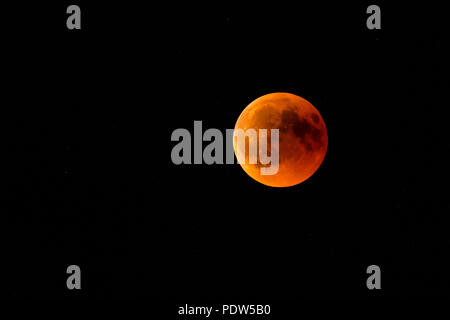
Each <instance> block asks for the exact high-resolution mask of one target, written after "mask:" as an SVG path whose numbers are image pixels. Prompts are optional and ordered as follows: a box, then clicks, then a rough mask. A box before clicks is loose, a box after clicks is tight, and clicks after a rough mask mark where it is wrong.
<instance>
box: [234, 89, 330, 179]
mask: <svg viewBox="0 0 450 320" xmlns="http://www.w3.org/2000/svg"><path fill="white" fill-rule="evenodd" d="M249 128H253V129H255V130H256V131H257V132H258V130H259V129H267V149H268V150H267V153H268V154H269V155H270V148H271V144H270V141H271V135H270V129H279V145H278V148H279V149H278V152H279V168H278V172H277V173H275V174H273V175H261V171H260V168H261V167H268V166H269V165H267V164H261V163H260V162H259V161H258V162H257V163H256V164H250V163H249V161H248V150H249V148H250V147H251V146H252V144H254V143H258V142H257V141H254V140H251V139H249V138H247V139H246V140H245V145H242V144H240V145H238V144H237V143H236V141H237V139H236V137H235V138H234V139H233V147H234V152H235V155H236V158H237V160H238V162H239V163H240V165H241V166H242V168H243V169H244V171H245V172H246V173H247V174H248V175H249V176H250V177H252V178H253V179H255V180H256V181H258V182H260V183H262V184H265V185H267V186H271V187H290V186H294V185H297V184H299V183H301V182H303V181H305V180H306V179H308V178H309V177H311V176H312V175H313V174H314V172H316V171H317V169H318V168H319V167H320V165H321V164H322V161H323V159H324V158H325V154H326V152H327V147H328V133H327V129H326V126H325V122H324V121H323V119H322V116H321V115H320V113H319V111H317V109H316V108H315V107H314V106H313V105H312V104H311V103H309V102H308V101H307V100H305V99H303V98H301V97H299V96H296V95H294V94H290V93H283V92H277V93H270V94H267V95H264V96H262V97H260V98H258V99H256V100H254V101H253V102H252V103H250V104H249V105H248V106H247V107H246V108H245V109H244V111H242V113H241V115H240V116H239V118H238V120H237V122H236V125H235V128H234V130H237V129H242V130H244V131H246V130H247V129H249Z"/></svg>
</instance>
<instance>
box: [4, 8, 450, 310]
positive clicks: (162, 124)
mask: <svg viewBox="0 0 450 320" xmlns="http://www.w3.org/2000/svg"><path fill="white" fill-rule="evenodd" d="M149 3H150V2H149ZM314 3H315V5H311V4H309V3H308V2H299V1H296V5H295V6H294V5H292V4H281V3H278V4H275V2H272V3H271V4H270V5H262V4H258V5H256V4H255V5H252V6H248V7H245V6H243V5H240V6H235V7H234V6H231V5H229V4H221V5H218V4H217V3H216V4H214V6H204V5H202V6H200V5H194V4H193V3H188V4H185V5H179V4H176V3H168V4H167V5H164V6H163V5H157V4H148V6H144V5H143V4H142V3H140V2H137V1H136V2H129V1H128V2H127V1H122V2H114V3H112V2H106V1H104V2H99V1H96V2H95V4H94V3H93V2H92V1H90V2H87V1H74V2H73V3H72V2H71V3H69V2H64V1H60V2H58V3H56V2H55V3H54V4H49V3H45V4H44V3H36V2H32V3H31V2H30V3H25V2H21V3H20V2H16V3H15V4H12V3H7V4H5V5H4V6H3V5H2V6H3V8H2V12H1V18H0V20H1V34H2V52H3V54H4V57H3V59H2V62H3V63H2V70H1V75H2V78H3V81H2V83H3V84H2V90H1V92H2V108H1V113H2V116H1V117H0V121H1V129H2V135H1V137H2V138H1V141H2V158H3V159H4V160H6V161H5V164H4V165H3V170H2V177H1V186H2V190H1V192H2V195H3V196H4V200H3V201H2V202H1V203H2V204H1V211H2V213H1V214H0V217H1V222H0V228H1V229H0V234H1V239H0V240H1V247H2V250H1V252H2V257H3V259H2V262H1V265H2V268H5V271H4V273H2V275H3V278H2V286H1V293H2V295H4V296H7V297H23V296H26V297H32V298H37V297H39V298H41V297H49V298H60V297H66V298H71V297H79V298H92V297H153V298H162V299H167V301H177V302H181V303H186V302H188V301H192V300H193V299H198V301H202V299H204V300H205V299H209V300H212V301H216V302H223V301H225V300H226V301H238V300H239V299H260V300H258V301H262V300H264V301H273V300H280V299H281V300H283V299H296V298H298V297H318V298H322V297H326V298H341V297H350V298H361V297H366V298H373V297H376V296H411V295H442V294H446V290H447V289H448V285H449V282H448V277H446V276H445V275H446V273H448V270H449V269H448V267H449V266H448V264H446V263H445V259H446V256H447V254H448V245H449V238H448V235H447V232H448V227H447V225H446V224H445V221H444V217H445V216H446V215H447V214H448V211H449V205H448V201H447V200H446V197H447V192H448V182H447V181H448V177H449V170H448V167H447V164H448V160H449V156H448V155H449V152H448V151H449V145H448V140H447V138H448V134H447V133H448V132H447V130H448V129H447V124H446V122H447V120H446V117H445V113H446V108H447V105H448V103H447V102H446V99H445V98H444V88H448V77H447V76H444V72H443V68H444V65H443V64H444V60H446V59H447V58H446V54H445V53H444V48H443V47H444V41H446V40H447V39H445V37H447V35H446V32H445V31H444V29H443V28H444V24H445V19H444V14H443V9H442V8H439V7H438V6H434V5H431V4H430V5H429V4H425V3H424V4H422V5H421V6H414V5H403V6H399V7H398V8H396V7H393V6H392V4H389V5H388V4H386V3H380V2H375V4H378V5H380V7H381V12H382V29H381V30H368V29H367V28H366V19H367V16H368V15H367V14H366V8H367V6H368V5H369V4H372V3H371V2H370V3H362V4H359V5H356V4H343V3H342V2H339V3H334V4H329V3H324V2H314ZM70 4H78V5H80V7H81V10H82V30H80V31H76V30H72V31H69V30H67V28H66V18H67V14H66V13H65V12H66V8H67V6H68V5H70ZM444 57H445V58H444ZM278 91H283V92H290V93H293V94H297V95H300V96H302V97H304V98H305V99H307V100H308V101H310V102H311V103H312V104H313V105H314V106H315V107H316V108H317V109H318V110H319V111H320V113H321V114H322V116H323V118H324V120H325V123H326V125H327V129H328V135H329V147H328V152H327V155H326V158H325V160H324V162H323V164H322V166H321V167H320V169H319V170H318V171H317V172H316V173H315V174H314V175H313V177H311V178H310V179H309V180H307V181H306V182H304V183H302V184H300V185H297V186H295V187H291V188H283V189H278V188H269V187H266V186H264V185H262V184H259V183H257V182H256V181H254V180H252V179H251V178H249V177H248V176H247V175H246V174H245V173H244V171H243V170H241V169H240V167H239V166H238V165H212V166H208V165H191V166H189V165H182V166H176V165H174V164H172V162H171V159H170V152H171V149H172V147H173V146H174V144H175V143H172V142H171V141H170V136H171V133H172V131H173V130H175V129H176V128H187V129H188V130H190V131H191V132H193V121H194V120H202V121H203V127H204V129H207V128H218V129H221V130H225V129H227V128H233V127H234V124H235V121H236V120H237V118H238V116H239V114H240V112H241V111H242V110H243V109H244V108H245V107H246V106H247V105H248V104H249V103H250V102H251V101H253V100H254V99H256V98H257V97H259V96H261V95H264V94H267V93H270V92H278ZM71 264H77V265H79V266H80V267H81V270H82V290H81V291H78V292H75V291H69V290H67V288H66V278H67V274H66V268H67V266H69V265H71ZM371 264H376V265H379V266H380V267H381V270H382V290H380V291H369V290H367V288H366V279H367V274H366V268H367V266H369V265H371ZM233 299H234V300H233Z"/></svg>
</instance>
